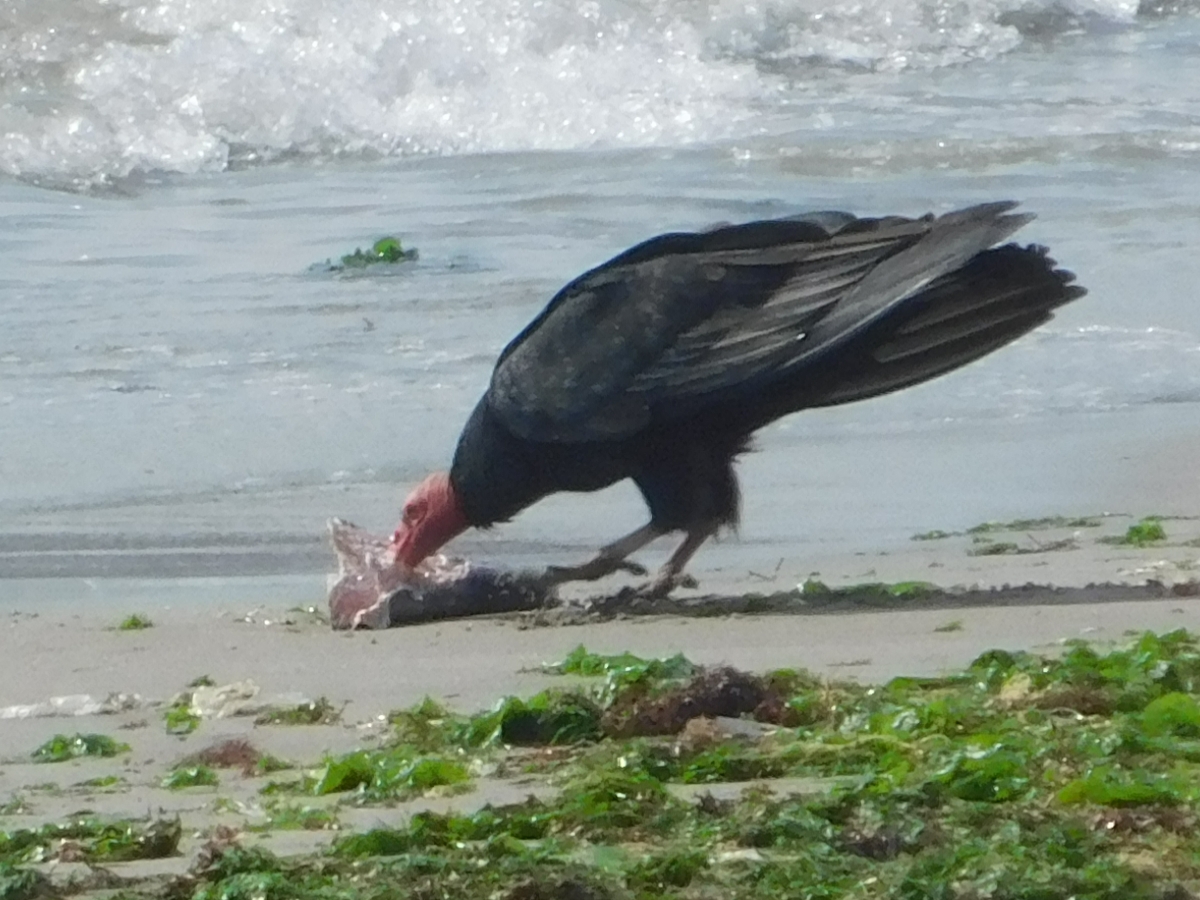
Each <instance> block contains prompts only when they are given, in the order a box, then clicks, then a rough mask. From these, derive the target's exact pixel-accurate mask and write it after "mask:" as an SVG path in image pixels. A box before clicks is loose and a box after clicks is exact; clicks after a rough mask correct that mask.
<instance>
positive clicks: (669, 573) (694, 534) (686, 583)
mask: <svg viewBox="0 0 1200 900" xmlns="http://www.w3.org/2000/svg"><path fill="white" fill-rule="evenodd" d="M716 530H717V529H716V526H713V525H707V524H705V525H702V526H700V527H698V528H690V529H688V533H687V537H685V538H684V539H683V543H682V544H680V545H679V547H678V549H676V551H675V552H674V553H672V554H671V558H670V559H668V560H667V561H666V562H665V563H663V567H662V568H661V569H659V570H658V575H657V576H656V577H655V579H654V580H653V581H652V582H650V583H649V584H647V585H645V586H644V587H642V588H640V589H639V590H638V596H641V597H647V598H649V599H651V600H658V599H661V598H663V597H665V596H667V595H668V594H670V593H671V591H673V590H675V588H677V587H695V586H696V579H695V578H693V577H692V576H691V575H685V574H684V573H683V567H684V566H686V565H687V564H688V562H689V561H690V560H691V558H692V557H693V556H695V555H696V551H697V550H699V549H700V546H701V545H702V544H703V543H704V542H705V541H707V540H708V539H709V538H710V537H712V536H713V535H714V534H715V533H716Z"/></svg>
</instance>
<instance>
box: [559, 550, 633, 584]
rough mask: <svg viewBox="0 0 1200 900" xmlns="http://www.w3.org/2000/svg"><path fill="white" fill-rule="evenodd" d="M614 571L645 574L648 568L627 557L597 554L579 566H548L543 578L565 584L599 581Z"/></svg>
mask: <svg viewBox="0 0 1200 900" xmlns="http://www.w3.org/2000/svg"><path fill="white" fill-rule="evenodd" d="M613 572H628V573H629V574H630V575H645V574H646V569H645V567H644V566H639V565H638V564H637V563H635V562H630V561H629V560H627V559H612V558H610V557H604V556H597V557H596V558H595V559H593V560H589V561H588V562H585V563H583V564H581V565H578V566H547V567H546V573H545V575H544V576H543V578H544V579H545V581H546V582H547V583H548V584H564V583H566V582H568V581H597V580H599V579H601V578H603V577H605V576H606V575H611V574H612V573H613Z"/></svg>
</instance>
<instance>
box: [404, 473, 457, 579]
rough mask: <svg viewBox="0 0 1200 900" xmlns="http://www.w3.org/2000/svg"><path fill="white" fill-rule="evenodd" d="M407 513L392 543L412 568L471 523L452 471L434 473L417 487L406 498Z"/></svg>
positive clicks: (405, 562) (405, 507)
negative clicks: (462, 503)
mask: <svg viewBox="0 0 1200 900" xmlns="http://www.w3.org/2000/svg"><path fill="white" fill-rule="evenodd" d="M403 516H404V517H403V519H402V520H401V522H400V526H399V527H398V528H397V529H396V532H395V534H393V535H392V546H393V547H395V549H396V559H397V560H399V561H400V562H402V563H403V564H404V565H406V566H408V567H409V568H410V569H411V568H415V567H416V566H417V565H418V564H419V563H420V562H421V560H423V559H425V557H427V556H429V555H430V554H431V553H434V552H436V551H437V550H438V549H439V548H440V547H441V546H442V545H443V544H445V543H446V542H447V541H449V540H450V539H451V538H453V537H455V536H457V535H459V534H462V533H463V532H464V531H466V530H467V528H468V526H469V525H470V524H471V523H470V522H468V521H467V516H466V514H465V513H464V512H463V511H462V506H461V505H459V502H458V494H456V493H455V491H454V485H452V484H451V483H450V474H449V473H448V472H434V473H433V474H432V475H430V476H428V477H427V478H426V479H425V480H424V481H422V482H421V483H420V484H418V485H417V486H416V487H415V488H413V490H412V493H411V494H409V495H408V499H407V500H405V501H404V513H403Z"/></svg>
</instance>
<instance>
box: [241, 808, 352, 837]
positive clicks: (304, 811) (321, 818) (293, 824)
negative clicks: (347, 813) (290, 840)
mask: <svg viewBox="0 0 1200 900" xmlns="http://www.w3.org/2000/svg"><path fill="white" fill-rule="evenodd" d="M267 813H268V818H267V821H266V822H265V823H263V824H261V825H252V826H250V830H251V831H262V832H266V831H336V830H338V828H340V827H341V826H340V824H339V822H338V817H337V812H336V811H335V810H332V809H327V808H325V807H323V806H308V805H305V804H297V803H273V804H271V805H270V807H269V808H268V811H267Z"/></svg>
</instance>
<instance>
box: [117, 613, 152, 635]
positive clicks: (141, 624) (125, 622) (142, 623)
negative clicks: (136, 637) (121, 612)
mask: <svg viewBox="0 0 1200 900" xmlns="http://www.w3.org/2000/svg"><path fill="white" fill-rule="evenodd" d="M153 627H154V623H153V622H151V621H150V620H149V619H148V618H147V617H146V616H143V615H139V614H138V613H133V614H132V615H129V616H126V617H125V618H124V619H122V620H121V624H119V625H118V626H117V631H142V630H143V629H145V628H153Z"/></svg>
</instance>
